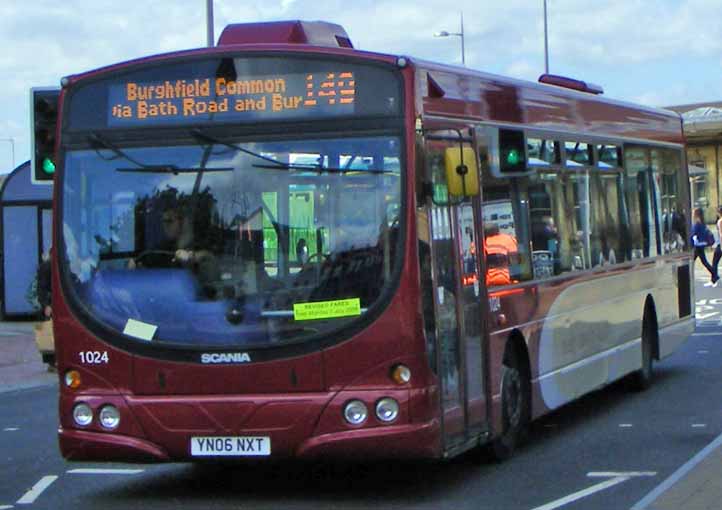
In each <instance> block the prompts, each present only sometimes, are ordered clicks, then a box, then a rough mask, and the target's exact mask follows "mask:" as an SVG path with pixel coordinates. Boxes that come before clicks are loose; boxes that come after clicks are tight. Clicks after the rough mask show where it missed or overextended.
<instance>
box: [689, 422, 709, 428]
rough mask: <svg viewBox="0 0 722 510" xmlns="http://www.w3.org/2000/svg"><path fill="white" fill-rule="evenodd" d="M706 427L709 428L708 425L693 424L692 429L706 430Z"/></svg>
mask: <svg viewBox="0 0 722 510" xmlns="http://www.w3.org/2000/svg"><path fill="white" fill-rule="evenodd" d="M706 426H707V424H706V423H693V424H692V428H693V429H702V428H704V427H706Z"/></svg>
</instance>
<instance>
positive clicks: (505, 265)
mask: <svg viewBox="0 0 722 510" xmlns="http://www.w3.org/2000/svg"><path fill="white" fill-rule="evenodd" d="M518 254H519V247H518V244H517V241H516V238H515V237H514V236H512V235H509V234H504V233H502V232H500V231H499V226H498V225H497V224H495V223H490V224H488V225H486V226H485V228H484V255H485V257H486V285H487V286H488V287H496V286H499V285H509V284H511V283H514V281H513V280H512V279H511V274H510V272H509V266H510V265H511V264H513V263H516V259H517V258H518Z"/></svg>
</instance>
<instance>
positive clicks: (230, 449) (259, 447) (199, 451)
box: [191, 436, 271, 457]
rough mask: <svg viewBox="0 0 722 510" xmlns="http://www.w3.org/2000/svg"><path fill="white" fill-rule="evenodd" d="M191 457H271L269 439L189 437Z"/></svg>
mask: <svg viewBox="0 0 722 510" xmlns="http://www.w3.org/2000/svg"><path fill="white" fill-rule="evenodd" d="M191 455H192V456H194V457H196V456H205V457H208V456H258V455H271V438H270V437H263V436H231V437H218V436H212V437H191Z"/></svg>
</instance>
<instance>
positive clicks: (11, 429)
mask: <svg viewBox="0 0 722 510" xmlns="http://www.w3.org/2000/svg"><path fill="white" fill-rule="evenodd" d="M16 430H20V429H19V428H18V427H7V428H5V429H3V432H15V431H16Z"/></svg>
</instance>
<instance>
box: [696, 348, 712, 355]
mask: <svg viewBox="0 0 722 510" xmlns="http://www.w3.org/2000/svg"><path fill="white" fill-rule="evenodd" d="M697 354H709V351H705V350H704V349H703V350H701V351H697Z"/></svg>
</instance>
